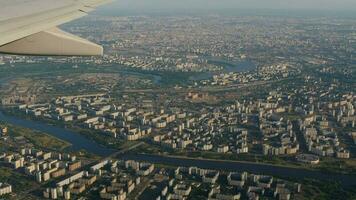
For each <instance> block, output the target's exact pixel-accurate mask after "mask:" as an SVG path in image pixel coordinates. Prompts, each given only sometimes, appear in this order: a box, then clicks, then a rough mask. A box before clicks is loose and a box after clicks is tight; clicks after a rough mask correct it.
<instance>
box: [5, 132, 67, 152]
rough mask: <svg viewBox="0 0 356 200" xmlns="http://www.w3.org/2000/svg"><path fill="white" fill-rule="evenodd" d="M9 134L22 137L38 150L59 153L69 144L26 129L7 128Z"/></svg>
mask: <svg viewBox="0 0 356 200" xmlns="http://www.w3.org/2000/svg"><path fill="white" fill-rule="evenodd" d="M9 130H10V131H9V133H10V134H12V135H13V136H23V137H25V138H26V139H28V140H29V141H30V142H31V143H32V144H34V145H35V146H37V147H39V148H44V149H50V150H56V151H61V150H63V149H65V148H67V147H69V146H70V145H71V144H70V143H68V142H66V141H63V140H60V139H58V138H56V137H53V136H51V135H48V134H46V133H43V132H39V131H34V130H31V129H27V128H22V127H17V126H9Z"/></svg>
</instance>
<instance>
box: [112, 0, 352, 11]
mask: <svg viewBox="0 0 356 200" xmlns="http://www.w3.org/2000/svg"><path fill="white" fill-rule="evenodd" d="M111 6H112V7H119V8H122V9H202V10H204V9H214V8H216V9H222V8H231V9H312V10H355V11H356V0H115V2H114V3H113V4H111Z"/></svg>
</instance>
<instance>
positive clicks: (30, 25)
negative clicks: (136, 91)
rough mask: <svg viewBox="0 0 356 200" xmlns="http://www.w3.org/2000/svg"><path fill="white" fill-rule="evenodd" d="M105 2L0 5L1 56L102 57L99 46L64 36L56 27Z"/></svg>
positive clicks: (8, 0)
mask: <svg viewBox="0 0 356 200" xmlns="http://www.w3.org/2000/svg"><path fill="white" fill-rule="evenodd" d="M58 2H60V3H58ZM106 2H108V1H107V0H62V1H55V0H31V1H26V0H5V2H4V1H0V5H2V4H3V6H1V7H0V52H1V53H8V54H21V55H56V56H74V55H76V56H98V55H102V54H103V48H102V47H101V46H99V45H97V44H95V43H92V42H90V41H88V40H85V39H82V38H79V37H77V36H74V35H72V34H69V33H66V32H64V31H62V30H60V29H58V28H56V26H58V25H60V24H63V23H66V22H69V21H72V20H74V19H77V18H80V17H83V16H85V15H87V13H88V12H90V11H92V10H94V8H95V7H97V6H99V5H101V4H103V3H106ZM3 10H4V12H2V11H3ZM11 10H13V12H11ZM21 10H22V12H21ZM1 13H2V14H1ZM21 13H22V14H21Z"/></svg>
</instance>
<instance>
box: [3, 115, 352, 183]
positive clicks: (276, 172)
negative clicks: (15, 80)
mask: <svg viewBox="0 0 356 200" xmlns="http://www.w3.org/2000/svg"><path fill="white" fill-rule="evenodd" d="M0 121H2V122H6V123H9V124H13V125H16V126H20V127H24V128H30V129H33V130H37V131H41V132H45V133H47V134H49V135H52V136H54V137H57V138H59V139H62V140H65V141H67V142H69V143H71V144H72V147H71V150H73V151H78V150H82V149H83V150H86V151H87V152H90V153H93V154H97V155H100V156H105V157H106V156H109V155H111V154H113V153H114V152H115V150H113V149H109V148H106V147H104V146H102V145H99V144H97V143H96V142H95V141H93V140H89V139H87V138H86V137H84V136H82V135H80V134H78V133H76V132H73V131H70V130H67V129H64V128H58V127H55V126H51V125H48V124H46V123H42V122H37V121H30V120H26V119H20V118H17V117H13V116H7V115H4V114H3V113H2V112H1V111H0ZM120 158H122V159H124V160H128V159H132V160H140V161H147V162H152V163H162V164H169V165H175V166H196V167H200V168H208V169H218V170H226V171H246V172H250V173H255V174H266V175H271V176H278V177H282V178H283V177H284V178H295V179H299V180H300V179H304V178H310V179H317V180H329V181H330V180H335V181H339V182H340V183H342V185H343V186H354V185H355V184H356V176H354V175H343V174H330V173H323V172H320V171H311V170H305V169H293V168H288V167H280V166H272V165H267V164H260V163H246V162H230V161H212V160H199V159H186V158H172V157H165V156H160V155H148V154H122V155H121V156H120Z"/></svg>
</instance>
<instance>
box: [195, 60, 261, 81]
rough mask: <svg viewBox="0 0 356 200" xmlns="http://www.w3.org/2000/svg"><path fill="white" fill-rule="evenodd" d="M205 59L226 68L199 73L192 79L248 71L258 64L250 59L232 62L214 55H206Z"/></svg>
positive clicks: (196, 79)
mask: <svg viewBox="0 0 356 200" xmlns="http://www.w3.org/2000/svg"><path fill="white" fill-rule="evenodd" d="M205 59H207V60H208V63H211V64H215V65H218V66H222V67H223V68H224V69H223V70H222V71H219V72H202V73H199V74H198V75H194V76H191V77H190V78H189V79H190V80H192V81H200V80H205V79H210V78H212V77H213V76H214V75H216V74H221V73H230V72H246V71H251V70H254V69H256V64H255V63H253V62H251V61H248V60H244V61H239V62H232V61H227V60H222V59H219V58H212V57H205Z"/></svg>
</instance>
